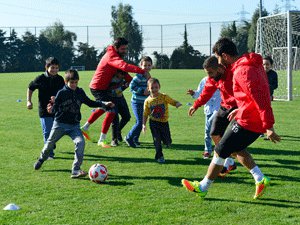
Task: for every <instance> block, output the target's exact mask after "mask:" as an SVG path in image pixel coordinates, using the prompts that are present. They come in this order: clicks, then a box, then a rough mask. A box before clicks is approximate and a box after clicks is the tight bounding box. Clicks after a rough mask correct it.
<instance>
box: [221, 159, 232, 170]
mask: <svg viewBox="0 0 300 225" xmlns="http://www.w3.org/2000/svg"><path fill="white" fill-rule="evenodd" d="M233 164H234V160H233V158H230V157H228V158H226V159H225V162H224V165H223V166H224V167H226V168H228V167H229V166H232V165H233Z"/></svg>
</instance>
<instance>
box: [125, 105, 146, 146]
mask: <svg viewBox="0 0 300 225" xmlns="http://www.w3.org/2000/svg"><path fill="white" fill-rule="evenodd" d="M131 107H132V111H133V114H134V116H135V124H134V125H133V127H132V128H131V130H130V131H129V133H128V135H127V138H128V139H131V140H133V141H134V142H138V141H139V137H140V134H141V131H142V128H143V113H144V103H135V102H131Z"/></svg>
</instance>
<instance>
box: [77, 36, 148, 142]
mask: <svg viewBox="0 0 300 225" xmlns="http://www.w3.org/2000/svg"><path fill="white" fill-rule="evenodd" d="M127 48H128V41H127V40H126V39H125V38H117V39H116V40H115V41H114V44H113V45H111V46H108V47H107V49H106V53H105V55H104V56H103V57H102V59H101V60H100V62H99V64H98V66H97V69H96V72H95V74H94V76H93V78H92V81H91V83H90V89H91V93H92V94H93V95H94V97H95V99H96V100H98V101H112V97H111V96H110V92H111V90H109V84H110V82H111V80H112V78H113V76H114V75H115V74H116V73H117V70H122V71H125V72H127V74H126V75H125V77H124V79H125V80H126V82H128V83H130V81H131V80H132V77H131V76H130V75H129V74H128V72H130V73H140V74H144V73H145V71H144V70H142V69H141V68H139V67H137V66H135V65H131V64H128V63H126V62H125V61H124V60H123V59H122V57H124V56H125V55H126V54H127ZM146 73H147V72H146ZM105 112H107V114H106V117H105V119H104V121H103V123H102V130H101V134H100V138H99V141H98V145H99V146H101V147H103V148H109V147H110V145H108V144H107V142H106V134H107V131H108V129H109V127H110V125H111V123H112V121H113V120H114V117H115V111H114V109H109V110H106V109H104V108H99V109H97V110H95V111H94V112H93V113H92V114H91V116H90V117H89V119H88V121H87V122H86V123H85V124H84V125H83V126H82V127H81V130H82V133H83V135H84V136H85V137H86V138H87V139H88V140H90V136H89V133H88V129H89V126H90V125H91V124H92V123H93V122H95V121H96V120H97V119H98V118H99V117H100V116H101V115H102V114H103V113H105Z"/></svg>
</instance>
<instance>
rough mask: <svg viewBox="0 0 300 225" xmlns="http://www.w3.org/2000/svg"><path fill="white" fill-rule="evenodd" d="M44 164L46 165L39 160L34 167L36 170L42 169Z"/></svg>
mask: <svg viewBox="0 0 300 225" xmlns="http://www.w3.org/2000/svg"><path fill="white" fill-rule="evenodd" d="M43 163H44V160H42V159H38V161H36V162H35V164H34V165H33V167H34V169H35V170H38V169H40V168H41V167H42V165H43Z"/></svg>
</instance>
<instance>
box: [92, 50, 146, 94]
mask: <svg viewBox="0 0 300 225" xmlns="http://www.w3.org/2000/svg"><path fill="white" fill-rule="evenodd" d="M118 69H119V70H122V71H125V72H130V73H141V74H144V73H145V71H144V70H142V69H141V68H139V67H137V66H135V65H131V64H128V63H126V62H125V61H124V60H123V59H122V58H121V57H120V55H119V54H118V53H117V51H116V50H115V48H114V47H113V46H108V47H107V49H106V53H105V55H104V56H103V57H102V59H101V60H100V62H99V64H98V66H97V69H96V72H95V74H94V76H93V78H92V81H91V83H90V88H91V89H95V90H107V89H108V86H109V84H110V82H111V79H112V78H113V76H114V75H115V74H116V72H117V70H118ZM125 80H126V82H128V83H129V82H130V81H131V80H132V77H131V76H130V75H129V74H126V75H125Z"/></svg>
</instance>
